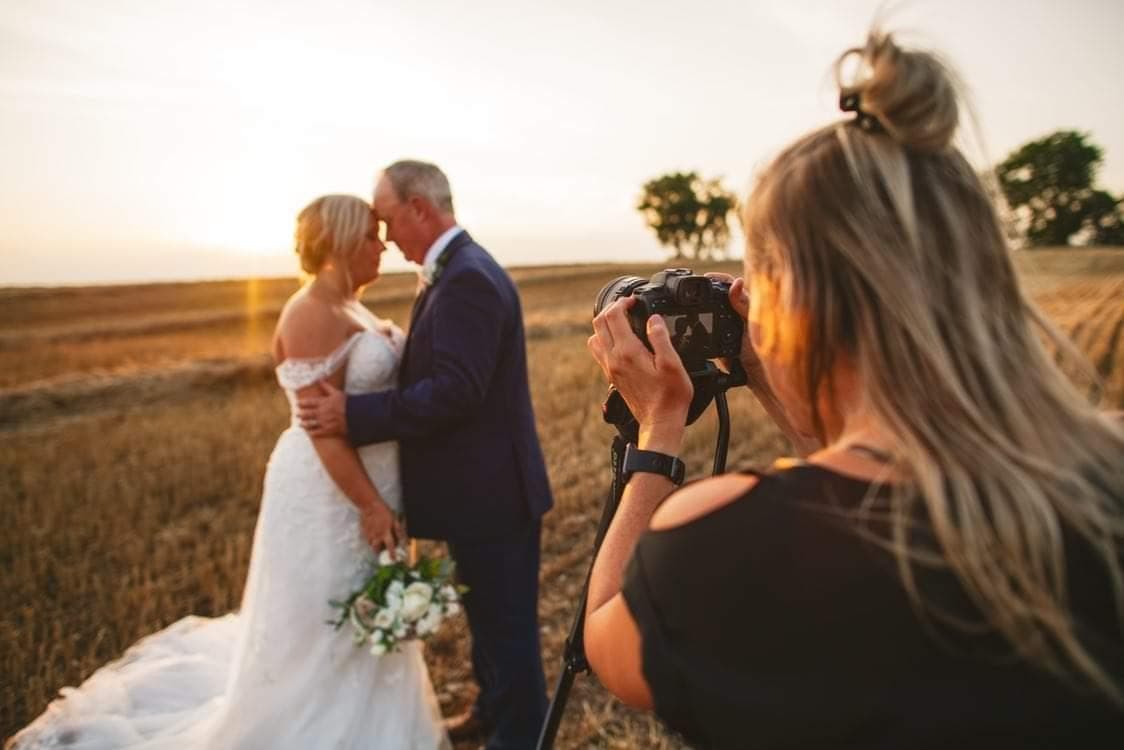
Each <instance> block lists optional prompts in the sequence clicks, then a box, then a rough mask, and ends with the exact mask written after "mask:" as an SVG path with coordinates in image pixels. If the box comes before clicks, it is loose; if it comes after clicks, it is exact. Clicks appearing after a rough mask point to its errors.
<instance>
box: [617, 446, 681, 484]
mask: <svg viewBox="0 0 1124 750" xmlns="http://www.w3.org/2000/svg"><path fill="white" fill-rule="evenodd" d="M622 470H623V472H624V476H625V481H626V482H627V481H628V479H629V478H630V477H631V476H632V475H633V474H635V473H636V472H638V471H640V472H644V473H646V474H659V475H660V476H663V477H667V478H668V479H670V480H671V481H672V482H673V483H675V484H683V478H684V477H685V476H686V474H687V467H686V466H685V465H684V464H683V462H682V461H681V460H679V458H678V457H676V456H669V455H668V454H666V453H659V452H657V451H643V450H640V449H639V448H637V447H636V446H635V445H633V444H632V443H629V444H628V445H627V446H626V447H625V449H624V464H623V465H622Z"/></svg>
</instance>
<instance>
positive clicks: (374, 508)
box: [359, 500, 406, 552]
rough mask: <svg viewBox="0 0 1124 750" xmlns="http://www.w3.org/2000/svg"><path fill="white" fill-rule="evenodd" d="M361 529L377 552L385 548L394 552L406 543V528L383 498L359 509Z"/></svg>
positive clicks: (364, 536) (368, 542)
mask: <svg viewBox="0 0 1124 750" xmlns="http://www.w3.org/2000/svg"><path fill="white" fill-rule="evenodd" d="M359 530H360V531H361V532H362V533H363V538H364V539H365V540H367V544H369V545H371V548H372V549H373V550H374V551H375V552H379V551H381V550H384V549H386V550H390V551H391V552H394V551H395V550H397V549H398V547H399V545H400V544H405V543H406V532H405V529H403V528H402V525H401V524H400V523H399V522H398V519H396V518H395V517H394V512H393V511H392V510H391V509H390V508H389V507H387V505H386V503H384V502H383V501H381V500H378V501H376V502H374V503H372V504H371V505H369V506H367V507H366V508H363V509H361V510H360V511H359Z"/></svg>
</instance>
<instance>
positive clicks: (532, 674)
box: [449, 519, 547, 750]
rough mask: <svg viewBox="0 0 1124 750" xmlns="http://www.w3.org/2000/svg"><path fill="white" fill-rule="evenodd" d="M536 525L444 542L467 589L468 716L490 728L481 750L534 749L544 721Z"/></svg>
mask: <svg viewBox="0 0 1124 750" xmlns="http://www.w3.org/2000/svg"><path fill="white" fill-rule="evenodd" d="M541 535H542V521H541V520H539V519H535V520H533V521H529V522H528V523H527V524H526V525H524V526H523V528H522V529H521V530H520V531H518V532H516V533H514V534H510V535H508V536H506V537H504V538H502V539H500V540H489V541H486V542H460V541H453V540H450V541H449V551H450V552H451V553H452V556H453V559H454V560H455V561H456V564H457V576H458V578H459V579H460V581H461V583H463V584H464V585H465V586H468V587H469V591H468V593H467V594H465V596H464V609H465V614H466V615H467V616H468V627H469V630H470V631H471V632H472V669H473V672H474V674H475V677H476V682H477V684H479V686H480V695H479V697H478V698H477V700H476V705H475V706H474V707H473V712H474V713H475V714H477V715H478V716H479V717H480V718H481V719H483V720H484V721H485V722H487V723H488V724H489V725H491V727H492V728H493V732H492V736H491V737H490V738H489V739H488V744H487V748H488V750H509V749H511V750H515V749H516V748H518V750H525V749H526V748H533V747H534V746H535V743H536V742H537V740H538V736H539V730H540V728H541V726H542V722H543V720H544V719H545V718H546V707H547V699H546V678H545V676H544V675H543V666H542V652H541V649H540V645H539V618H538V599H539V557H540V544H541Z"/></svg>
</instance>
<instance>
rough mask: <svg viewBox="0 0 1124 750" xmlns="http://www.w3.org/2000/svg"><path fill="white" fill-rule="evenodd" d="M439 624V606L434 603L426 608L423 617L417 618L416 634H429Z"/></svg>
mask: <svg viewBox="0 0 1124 750" xmlns="http://www.w3.org/2000/svg"><path fill="white" fill-rule="evenodd" d="M440 625H441V608H440V607H438V606H436V605H434V606H432V607H430V608H429V609H428V610H426V613H425V617H423V618H421V619H420V620H418V624H417V629H418V635H419V636H424V635H429V634H430V633H432V632H433V631H435V630H437V628H438V626H440Z"/></svg>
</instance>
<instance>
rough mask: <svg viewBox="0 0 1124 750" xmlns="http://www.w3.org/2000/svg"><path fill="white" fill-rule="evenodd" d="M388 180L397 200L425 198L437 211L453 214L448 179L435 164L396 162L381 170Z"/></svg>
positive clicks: (407, 161)
mask: <svg viewBox="0 0 1124 750" xmlns="http://www.w3.org/2000/svg"><path fill="white" fill-rule="evenodd" d="M383 174H385V175H386V178H387V179H388V180H390V184H391V186H392V187H393V188H394V192H395V193H397V194H398V199H399V200H402V201H408V200H410V198H415V197H417V198H425V199H426V200H427V201H429V202H430V203H432V204H433V205H434V206H436V207H437V208H438V209H440V210H442V211H444V212H446V213H448V214H452V213H453V192H452V190H450V189H449V178H448V177H446V176H445V173H444V172H442V171H441V170H440V169H439V168H438V167H437V165H436V164H430V163H429V162H424V161H414V160H410V159H406V160H403V161H396V162H394V163H393V164H391V165H390V166H389V167H387V168H386V169H384V170H383Z"/></svg>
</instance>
